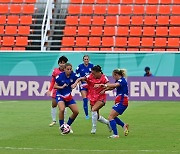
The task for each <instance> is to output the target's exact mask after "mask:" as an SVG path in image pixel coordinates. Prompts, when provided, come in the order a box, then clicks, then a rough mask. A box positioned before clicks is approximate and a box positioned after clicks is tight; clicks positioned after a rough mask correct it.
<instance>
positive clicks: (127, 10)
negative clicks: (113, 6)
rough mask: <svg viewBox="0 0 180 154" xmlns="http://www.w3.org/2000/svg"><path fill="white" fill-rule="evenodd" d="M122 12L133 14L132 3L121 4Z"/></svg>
mask: <svg viewBox="0 0 180 154" xmlns="http://www.w3.org/2000/svg"><path fill="white" fill-rule="evenodd" d="M120 14H127V15H129V14H132V6H130V5H121V6H120Z"/></svg>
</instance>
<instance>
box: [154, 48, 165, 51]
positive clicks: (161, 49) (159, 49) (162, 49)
mask: <svg viewBox="0 0 180 154" xmlns="http://www.w3.org/2000/svg"><path fill="white" fill-rule="evenodd" d="M153 51H166V49H164V48H154V49H153Z"/></svg>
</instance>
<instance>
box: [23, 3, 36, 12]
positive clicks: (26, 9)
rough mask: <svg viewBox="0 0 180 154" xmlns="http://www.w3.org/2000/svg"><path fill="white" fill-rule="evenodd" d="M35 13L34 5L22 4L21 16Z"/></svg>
mask: <svg viewBox="0 0 180 154" xmlns="http://www.w3.org/2000/svg"><path fill="white" fill-rule="evenodd" d="M34 11H35V9H34V4H24V5H23V8H22V13H23V14H33V13H34Z"/></svg>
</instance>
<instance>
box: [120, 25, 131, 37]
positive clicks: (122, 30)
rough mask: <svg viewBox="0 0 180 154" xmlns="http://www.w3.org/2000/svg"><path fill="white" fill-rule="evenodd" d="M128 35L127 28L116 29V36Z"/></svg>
mask: <svg viewBox="0 0 180 154" xmlns="http://www.w3.org/2000/svg"><path fill="white" fill-rule="evenodd" d="M128 34H129V27H127V26H121V27H117V36H128Z"/></svg>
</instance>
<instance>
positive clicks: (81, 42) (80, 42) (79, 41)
mask: <svg viewBox="0 0 180 154" xmlns="http://www.w3.org/2000/svg"><path fill="white" fill-rule="evenodd" d="M87 44H88V37H76V46H83V47H84V46H87Z"/></svg>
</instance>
